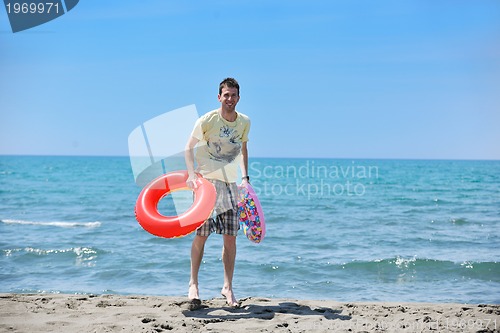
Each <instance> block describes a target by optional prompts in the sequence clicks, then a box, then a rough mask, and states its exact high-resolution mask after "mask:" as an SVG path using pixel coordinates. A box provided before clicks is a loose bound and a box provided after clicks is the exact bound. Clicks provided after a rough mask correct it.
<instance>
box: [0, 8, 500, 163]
mask: <svg viewBox="0 0 500 333" xmlns="http://www.w3.org/2000/svg"><path fill="white" fill-rule="evenodd" d="M0 73H1V76H0V112H1V114H0V154H36V155H46V154H47V155H127V154H128V149H127V138H128V135H129V133H130V132H131V131H132V130H133V129H134V128H135V127H137V126H139V125H140V124H141V123H143V122H144V121H146V120H148V119H151V118H153V117H155V116H158V115H160V114H162V113H164V112H167V111H169V110H173V109H176V108H180V107H183V106H186V105H190V104H196V106H197V109H198V112H199V113H200V114H201V113H205V112H207V111H210V110H212V109H214V108H217V107H218V101H217V88H218V83H219V82H220V81H221V80H222V79H223V78H224V77H227V76H232V77H235V78H237V79H238V80H239V82H240V84H241V101H240V104H239V107H238V109H239V110H240V111H241V112H243V113H246V114H247V115H249V116H250V117H251V119H252V130H251V133H250V134H251V135H250V143H249V151H250V155H251V156H260V157H332V158H417V159H420V158H422V159H427V158H429V159H500V1H497V0H481V1H461V0H450V1H436V0H432V1H431V0H429V1H400V0H395V1H388V0H380V1H371V0H365V1H360V0H349V1H347V0H345V1H333V0H328V1H305V0H303V1H294V0H289V1H269V0H267V1H263V0H262V1H259V0H252V1H245V0H243V1H224V0H220V1H207V0H198V1H189V2H185V1H170V0H151V1H131V0H120V1H101V0H82V1H80V3H79V4H78V5H77V6H76V7H75V8H74V9H73V10H72V11H70V12H69V13H67V14H65V15H63V16H61V17H60V18H58V19H56V20H53V21H51V22H48V23H46V24H44V25H41V26H38V27H35V28H32V29H29V30H26V31H24V32H19V33H16V34H14V33H12V32H11V29H10V26H9V22H8V18H7V14H6V10H5V8H2V9H0ZM167 130H168V129H167Z"/></svg>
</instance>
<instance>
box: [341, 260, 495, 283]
mask: <svg viewBox="0 0 500 333" xmlns="http://www.w3.org/2000/svg"><path fill="white" fill-rule="evenodd" d="M335 266H337V267H340V268H341V269H342V270H344V271H347V272H351V273H352V274H377V275H381V274H382V275H393V274H395V275H399V274H410V275H415V274H417V275H420V276H425V278H429V279H432V278H436V277H439V278H440V277H443V276H457V277H462V278H463V277H467V278H475V279H480V280H486V281H496V282H500V278H499V277H500V262H497V261H494V262H491V261H490V262H481V261H463V262H455V261H449V260H438V259H424V258H417V257H410V258H403V257H395V258H386V259H379V260H370V261H361V260H360V261H358V260H353V261H351V262H346V263H342V264H337V265H335Z"/></svg>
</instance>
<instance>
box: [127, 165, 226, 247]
mask: <svg viewBox="0 0 500 333" xmlns="http://www.w3.org/2000/svg"><path fill="white" fill-rule="evenodd" d="M187 178H188V173H187V171H185V170H184V171H174V172H170V173H168V174H166V175H162V176H160V177H158V178H156V179H154V180H153V181H152V182H151V183H149V184H148V185H146V186H145V187H144V189H143V190H142V191H141V194H139V197H138V198H137V202H136V204H135V217H136V219H137V221H138V222H139V224H140V225H141V226H142V227H143V228H144V230H146V231H147V232H149V233H151V234H153V235H155V236H159V237H165V238H173V237H181V236H185V235H187V234H189V233H191V232H193V231H195V230H196V229H198V227H200V226H201V225H202V224H203V222H204V221H205V220H206V219H207V218H209V217H210V215H211V214H212V210H213V209H214V206H215V200H216V192H215V187H214V185H213V184H212V183H210V182H209V181H208V180H206V179H205V178H203V177H202V176H201V175H198V179H197V181H196V182H197V184H196V185H197V186H196V189H195V190H194V202H193V204H192V205H191V207H190V208H189V209H188V210H187V211H186V212H184V213H182V214H180V215H179V216H164V215H162V214H160V213H159V212H158V203H159V202H160V200H161V199H162V198H163V197H165V196H166V195H168V194H169V193H171V192H173V191H177V190H190V188H189V187H188V186H187V185H186V180H187Z"/></svg>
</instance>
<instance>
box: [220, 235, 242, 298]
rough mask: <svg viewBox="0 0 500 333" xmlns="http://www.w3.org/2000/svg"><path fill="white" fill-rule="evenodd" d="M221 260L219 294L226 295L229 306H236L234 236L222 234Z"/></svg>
mask: <svg viewBox="0 0 500 333" xmlns="http://www.w3.org/2000/svg"><path fill="white" fill-rule="evenodd" d="M222 236H223V239H224V246H223V247H222V262H223V263H224V286H223V287H222V290H221V294H222V295H223V296H225V297H226V301H227V304H228V305H229V306H238V301H237V300H236V297H234V293H233V274H234V262H235V260H236V236H230V235H222Z"/></svg>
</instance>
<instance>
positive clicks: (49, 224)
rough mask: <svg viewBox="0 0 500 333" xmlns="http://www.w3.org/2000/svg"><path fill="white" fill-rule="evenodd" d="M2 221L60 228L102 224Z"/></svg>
mask: <svg viewBox="0 0 500 333" xmlns="http://www.w3.org/2000/svg"><path fill="white" fill-rule="evenodd" d="M0 222H2V223H5V224H23V225H35V226H50V227H59V228H76V227H84V228H98V227H100V226H101V222H99V221H95V222H65V221H48V222H40V221H23V220H11V219H6V220H0Z"/></svg>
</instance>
